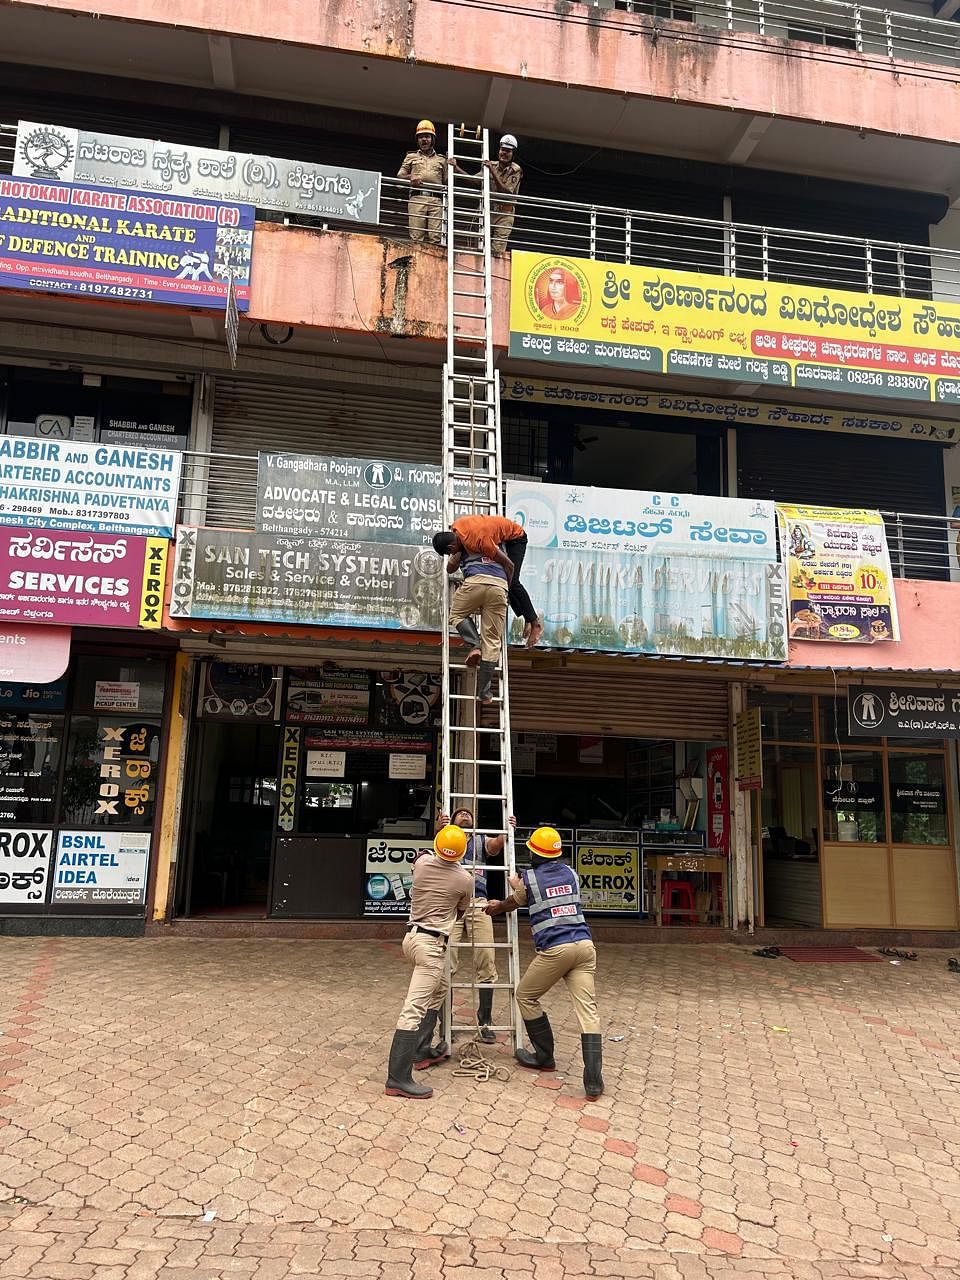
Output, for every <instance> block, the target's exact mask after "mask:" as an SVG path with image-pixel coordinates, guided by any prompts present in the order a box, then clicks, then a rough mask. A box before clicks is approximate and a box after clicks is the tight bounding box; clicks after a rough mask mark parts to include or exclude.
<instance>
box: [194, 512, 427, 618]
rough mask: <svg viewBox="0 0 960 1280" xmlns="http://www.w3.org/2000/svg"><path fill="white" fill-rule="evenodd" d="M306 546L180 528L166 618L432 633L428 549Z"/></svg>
mask: <svg viewBox="0 0 960 1280" xmlns="http://www.w3.org/2000/svg"><path fill="white" fill-rule="evenodd" d="M314 541H315V540H313V539H307V538H295V537H288V536H282V535H272V534H258V533H247V532H234V531H231V530H228V529H202V528H196V527H194V526H190V525H181V526H180V527H179V529H178V530H177V560H176V569H175V572H174V581H173V592H172V596H171V601H170V616H171V618H240V619H243V620H244V621H257V622H293V623H300V624H302V625H320V626H356V627H378V628H384V629H404V630H409V631H433V630H438V629H439V626H440V618H441V613H440V609H441V605H440V579H441V574H442V572H443V565H442V563H441V561H440V558H439V557H438V556H437V555H436V554H435V552H434V550H433V548H432V547H421V548H414V547H404V546H399V547H398V546H387V545H385V544H383V543H378V542H344V543H332V542H330V541H329V540H324V539H319V540H316V541H317V542H319V546H318V545H314Z"/></svg>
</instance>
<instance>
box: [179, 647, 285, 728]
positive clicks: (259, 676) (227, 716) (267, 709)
mask: <svg viewBox="0 0 960 1280" xmlns="http://www.w3.org/2000/svg"><path fill="white" fill-rule="evenodd" d="M282 687H283V667H278V666H274V665H273V664H270V663H260V662H205V663H204V664H203V666H202V668H201V674H200V683H199V687H198V693H197V715H198V716H199V717H200V719H201V720H260V721H265V722H266V723H269V724H274V723H276V721H277V719H278V718H279V715H280V690H281V688H282Z"/></svg>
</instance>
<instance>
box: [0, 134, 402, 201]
mask: <svg viewBox="0 0 960 1280" xmlns="http://www.w3.org/2000/svg"><path fill="white" fill-rule="evenodd" d="M13 172H14V173H15V174H20V175H22V176H25V177H30V178H46V179H51V178H55V179H60V180H62V181H64V182H90V183H95V184H97V185H98V186H103V187H127V188H129V189H130V190H133V191H157V192H161V193H163V194H168V193H176V194H177V195H180V196H188V197H191V198H194V199H208V198H211V197H212V198H213V199H216V200H227V201H232V202H236V203H239V204H250V205H254V206H256V208H258V209H276V210H278V211H279V212H281V213H310V214H314V215H316V216H318V217H327V218H338V219H341V220H343V221H346V222H367V223H377V222H379V221H380V174H379V173H377V172H375V171H374V170H371V169H350V168H346V167H344V166H343V165H328V164H311V163H301V162H300V161H295V160H279V159H276V158H275V157H273V156H261V155H254V154H251V153H250V152H246V151H221V150H220V149H219V148H218V147H188V146H183V145H182V144H180V143H173V142H157V141H152V140H150V139H148V138H128V137H125V136H120V135H118V134H113V133H100V132H91V131H90V130H88V129H72V128H69V127H68V126H65V125H59V124H38V123H37V122H36V121H32V120H21V121H20V122H19V123H18V125H17V143H16V153H15V155H14V161H13Z"/></svg>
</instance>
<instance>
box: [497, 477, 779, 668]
mask: <svg viewBox="0 0 960 1280" xmlns="http://www.w3.org/2000/svg"><path fill="white" fill-rule="evenodd" d="M507 515H508V516H510V517H511V518H512V519H514V520H516V521H517V523H518V524H522V525H523V527H524V529H525V530H526V532H527V537H528V539H529V545H528V550H527V555H526V559H525V560H524V566H523V575H524V582H525V584H526V586H527V589H528V590H529V591H530V593H531V595H532V597H533V598H534V600H535V601H536V603H537V607H538V609H539V610H540V612H542V613H543V614H544V628H545V629H544V636H543V643H545V644H547V645H549V646H550V647H552V648H560V649H597V650H604V651H613V652H623V653H670V654H683V655H691V656H699V655H709V656H711V657H733V658H748V659H765V660H767V661H773V662H782V661H785V659H786V656H787V648H786V626H785V622H784V587H783V578H782V567H781V566H780V565H779V564H778V563H777V551H776V533H775V521H774V507H773V503H770V502H753V501H749V502H748V501H743V500H740V499H737V498H712V497H698V496H696V495H691V494H670V493H648V492H642V491H633V490H620V489H593V488H578V487H576V486H571V485H549V484H539V483H536V482H526V481H508V482H507Z"/></svg>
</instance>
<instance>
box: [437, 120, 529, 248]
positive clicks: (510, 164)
mask: <svg viewBox="0 0 960 1280" xmlns="http://www.w3.org/2000/svg"><path fill="white" fill-rule="evenodd" d="M516 149H517V140H516V138H515V137H514V136H513V134H512V133H505V134H504V135H503V137H502V138H501V139H500V149H499V151H498V152H497V159H496V160H484V162H483V164H484V167H485V168H487V169H489V170H490V187H491V195H492V199H491V201H490V250H491V252H492V253H506V250H507V241H508V240H509V239H510V232H511V231H512V230H513V220H514V218H515V217H516V214H517V206H516V205H515V204H514V203H513V201H512V200H511V199H510V198H509V197H510V196H515V195H516V194H517V192H518V191H519V190H520V183H521V182H522V181H523V170H522V169H521V168H520V166H519V165H518V164H516V163H515V162H514V159H513V153H514V151H516ZM447 164H449V165H450V167H451V168H453V169H456V171H457V173H459V174H462V175H463V177H465V178H471V179H474V180H476V181H479V179H480V175H479V174H476V175H474V174H470V173H467V171H466V170H465V169H462V168H461V167H460V164H459V162H458V161H457V160H455V159H454V158H453V156H451V157H450V159H449V160H448V161H447Z"/></svg>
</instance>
